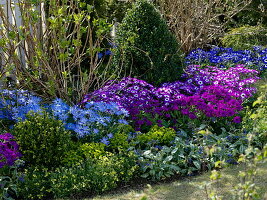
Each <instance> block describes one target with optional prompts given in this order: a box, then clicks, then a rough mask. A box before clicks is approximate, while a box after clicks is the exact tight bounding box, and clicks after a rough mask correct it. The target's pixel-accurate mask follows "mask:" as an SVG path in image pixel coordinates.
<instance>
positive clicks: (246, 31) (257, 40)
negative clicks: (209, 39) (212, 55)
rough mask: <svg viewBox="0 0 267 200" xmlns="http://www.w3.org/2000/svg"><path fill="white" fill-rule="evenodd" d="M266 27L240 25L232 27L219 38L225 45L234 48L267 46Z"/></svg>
mask: <svg viewBox="0 0 267 200" xmlns="http://www.w3.org/2000/svg"><path fill="white" fill-rule="evenodd" d="M266 37H267V28H266V27H264V26H260V25H258V26H248V25H245V26H242V27H239V28H234V29H232V30H230V31H229V32H228V33H226V34H225V35H224V37H223V38H222V39H221V41H222V44H223V45H224V46H225V47H232V48H234V49H235V50H241V49H249V48H251V47H253V46H265V47H266V46H267V42H266Z"/></svg>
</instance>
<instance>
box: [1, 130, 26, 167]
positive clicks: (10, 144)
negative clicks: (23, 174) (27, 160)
mask: <svg viewBox="0 0 267 200" xmlns="http://www.w3.org/2000/svg"><path fill="white" fill-rule="evenodd" d="M21 156H22V155H21V154H20V152H19V146H18V144H17V142H16V141H14V136H13V135H11V134H10V133H5V134H2V135H0V168H2V167H4V166H12V165H14V162H15V161H16V160H17V159H19V158H20V157H21Z"/></svg>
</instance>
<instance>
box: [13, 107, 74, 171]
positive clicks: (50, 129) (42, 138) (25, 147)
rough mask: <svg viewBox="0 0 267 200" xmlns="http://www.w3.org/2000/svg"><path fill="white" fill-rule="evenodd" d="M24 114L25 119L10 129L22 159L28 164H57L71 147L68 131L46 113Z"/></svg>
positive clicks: (55, 165)
mask: <svg viewBox="0 0 267 200" xmlns="http://www.w3.org/2000/svg"><path fill="white" fill-rule="evenodd" d="M26 116H27V120H25V121H22V122H19V123H17V124H16V125H15V126H14V129H13V130H12V132H13V134H14V135H15V137H16V139H17V141H18V144H19V145H20V149H21V152H22V154H23V159H24V161H25V162H26V164H28V165H30V166H45V167H47V168H52V167H57V166H59V165H60V164H61V163H62V160H63V159H64V157H66V154H67V152H68V151H69V150H70V148H71V143H72V140H71V135H70V132H68V131H66V130H65V128H64V127H63V124H62V122H61V121H59V120H55V119H52V118H50V117H49V116H48V113H45V112H44V113H39V114H38V113H29V114H27V115H26Z"/></svg>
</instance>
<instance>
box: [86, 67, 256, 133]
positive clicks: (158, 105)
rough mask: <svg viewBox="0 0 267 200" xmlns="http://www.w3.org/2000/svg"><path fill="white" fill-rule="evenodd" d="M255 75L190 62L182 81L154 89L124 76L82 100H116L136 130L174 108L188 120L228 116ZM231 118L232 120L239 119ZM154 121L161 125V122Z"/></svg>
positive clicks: (244, 96) (235, 110) (247, 93)
mask: <svg viewBox="0 0 267 200" xmlns="http://www.w3.org/2000/svg"><path fill="white" fill-rule="evenodd" d="M257 74H258V72H257V71H256V70H253V69H247V68H245V67H244V66H243V65H237V66H235V67H231V68H229V69H221V68H218V67H213V66H207V67H204V68H202V67H201V66H199V65H190V66H188V67H187V69H186V70H185V74H183V75H182V77H181V81H176V82H173V83H165V84H163V85H162V86H161V87H159V88H157V87H154V86H153V85H151V84H148V83H147V82H145V81H142V80H138V79H135V78H130V77H127V78H124V79H122V80H121V81H110V82H109V83H107V84H106V85H105V86H104V87H103V88H100V89H99V90H96V91H94V92H92V93H90V94H87V95H85V98H84V100H83V101H82V103H86V102H88V101H91V100H94V101H104V102H116V103H118V104H119V105H120V106H122V107H123V108H125V109H126V110H127V111H128V112H129V114H130V117H131V119H132V120H133V122H134V123H135V127H136V128H137V129H139V128H140V127H141V126H142V125H148V126H150V125H152V122H151V120H149V118H153V117H155V116H163V117H164V118H167V119H169V120H170V119H171V116H172V114H171V113H172V112H173V111H177V110H178V111H180V112H181V114H183V115H187V116H188V117H190V118H191V119H195V118H197V117H198V116H203V114H204V116H206V117H216V118H218V117H231V116H235V115H237V114H238V111H240V110H241V109H242V102H243V101H244V99H247V98H249V97H251V96H252V94H253V93H254V92H255V91H256V89H255V88H253V87H251V84H253V83H255V82H256V81H257V79H258V77H257ZM147 115H150V117H147ZM234 119H235V120H234V122H238V121H240V120H236V119H237V118H234ZM173 120H174V119H173ZM157 123H158V125H161V123H162V121H161V120H158V121H157Z"/></svg>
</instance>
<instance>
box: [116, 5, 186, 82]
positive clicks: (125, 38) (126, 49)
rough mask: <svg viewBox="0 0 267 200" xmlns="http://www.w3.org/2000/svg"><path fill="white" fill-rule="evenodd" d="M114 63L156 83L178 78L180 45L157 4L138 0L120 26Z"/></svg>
mask: <svg viewBox="0 0 267 200" xmlns="http://www.w3.org/2000/svg"><path fill="white" fill-rule="evenodd" d="M115 44H116V46H117V48H114V50H113V51H114V56H113V65H114V68H116V69H117V70H118V71H119V70H120V67H122V74H123V75H131V76H133V77H139V78H141V79H143V80H146V81H148V82H150V83H153V84H160V83H162V82H169V81H174V80H177V78H178V77H179V75H180V73H181V72H182V68H181V61H180V59H181V57H180V56H179V48H180V46H179V44H178V42H177V40H176V39H175V37H174V36H173V35H172V34H171V32H170V31H169V30H168V26H167V24H166V22H165V21H164V20H163V19H162V18H161V16H160V13H159V12H158V11H157V10H156V9H155V7H154V6H153V4H151V3H149V2H148V1H147V0H138V1H137V2H136V3H135V4H134V5H133V7H132V9H129V10H128V12H127V13H126V15H125V17H124V19H123V21H122V23H121V24H120V25H119V27H118V30H117V33H116V38H115Z"/></svg>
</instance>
